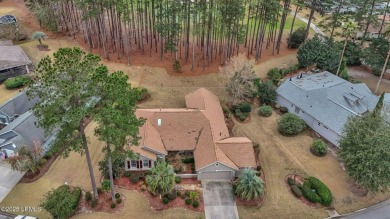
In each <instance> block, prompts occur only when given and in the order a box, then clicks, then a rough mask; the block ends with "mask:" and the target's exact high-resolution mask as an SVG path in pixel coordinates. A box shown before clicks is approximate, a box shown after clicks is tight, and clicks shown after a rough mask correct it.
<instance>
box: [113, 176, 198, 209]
mask: <svg viewBox="0 0 390 219" xmlns="http://www.w3.org/2000/svg"><path fill="white" fill-rule="evenodd" d="M194 180H195V182H196V183H197V184H198V183H199V181H197V180H196V179H182V182H181V183H182V184H191V183H190V182H194ZM114 184H115V185H116V186H118V187H120V188H124V189H129V190H133V191H136V192H139V193H141V194H143V195H144V196H145V197H146V198H147V199H148V201H149V204H150V207H151V208H152V209H155V210H165V209H169V208H178V207H179V208H187V209H190V210H193V211H197V212H203V210H204V203H203V198H202V197H201V195H202V194H199V207H198V208H194V207H192V205H186V203H185V199H182V198H181V197H177V198H176V199H175V200H170V201H169V203H168V204H164V203H163V202H162V199H160V195H156V196H154V195H152V194H150V192H149V191H148V190H147V189H146V190H141V186H142V185H146V184H145V182H144V180H143V179H141V180H140V181H139V182H137V183H132V182H130V180H129V178H127V177H121V178H119V179H115V180H114ZM182 193H183V192H182Z"/></svg>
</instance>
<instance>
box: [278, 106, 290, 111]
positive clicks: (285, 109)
mask: <svg viewBox="0 0 390 219" xmlns="http://www.w3.org/2000/svg"><path fill="white" fill-rule="evenodd" d="M279 108H280V112H281V113H288V108H287V107H285V106H282V107H279Z"/></svg>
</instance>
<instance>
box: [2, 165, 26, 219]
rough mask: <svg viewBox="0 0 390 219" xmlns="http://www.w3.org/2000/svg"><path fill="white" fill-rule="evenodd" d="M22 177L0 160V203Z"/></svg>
mask: <svg viewBox="0 0 390 219" xmlns="http://www.w3.org/2000/svg"><path fill="white" fill-rule="evenodd" d="M23 175H24V173H22V172H18V171H13V170H12V169H11V168H10V166H9V165H8V164H7V163H5V162H4V161H1V160H0V202H2V201H3V199H4V198H5V197H6V196H7V195H8V193H9V192H10V191H11V190H12V189H13V188H14V186H15V185H16V184H17V183H18V182H19V180H20V179H21V178H22V177H23ZM0 219H1V218H0Z"/></svg>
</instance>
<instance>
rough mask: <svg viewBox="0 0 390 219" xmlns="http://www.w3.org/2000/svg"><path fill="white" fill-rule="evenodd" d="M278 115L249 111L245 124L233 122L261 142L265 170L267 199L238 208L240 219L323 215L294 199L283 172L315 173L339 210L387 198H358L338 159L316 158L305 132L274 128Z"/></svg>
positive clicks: (236, 130)
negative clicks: (294, 133)
mask: <svg viewBox="0 0 390 219" xmlns="http://www.w3.org/2000/svg"><path fill="white" fill-rule="evenodd" d="M279 119H280V116H279V115H277V114H276V113H275V112H274V113H273V115H272V116H271V117H268V118H267V117H260V116H258V115H257V114H256V112H252V117H251V121H250V123H248V124H242V123H237V122H236V123H235V126H234V128H233V132H234V133H235V135H237V136H247V137H248V138H250V139H251V140H253V141H254V142H259V143H260V162H261V165H262V167H263V170H264V172H265V179H266V188H267V191H266V199H265V201H264V204H263V206H262V207H261V208H257V209H256V208H246V207H239V208H238V210H239V214H240V218H255V217H260V218H271V217H274V218H300V217H302V215H305V218H324V217H326V216H327V214H326V212H325V209H326V208H319V209H314V208H311V207H309V206H306V205H304V204H303V203H301V202H300V201H299V200H297V199H296V198H294V197H293V196H292V195H291V194H290V193H289V191H288V190H287V187H286V185H285V183H284V178H285V177H286V175H288V174H291V173H297V174H300V175H302V176H305V177H306V176H315V177H317V178H319V179H320V180H321V181H323V182H324V183H325V184H326V185H327V186H328V187H329V188H330V190H331V191H332V194H333V198H334V200H333V203H332V205H333V206H334V207H335V209H336V210H337V211H338V212H339V213H347V212H351V211H355V210H358V209H360V208H364V207H367V206H369V205H372V204H375V203H378V202H380V201H383V200H385V199H388V198H390V193H386V194H377V195H374V194H372V193H369V194H368V195H367V196H366V197H358V196H356V195H354V194H353V193H352V192H350V190H349V189H348V185H347V175H346V173H345V172H344V171H343V170H342V168H341V166H340V165H339V163H338V161H337V159H336V158H335V157H334V156H333V155H332V154H331V153H329V154H328V155H327V156H325V157H321V158H319V157H315V156H314V155H312V154H311V153H310V151H309V148H310V145H311V143H312V141H313V138H311V137H310V136H309V134H308V132H306V133H303V134H300V135H298V136H295V137H285V136H282V135H280V134H279V132H278V131H277V121H278V120H279Z"/></svg>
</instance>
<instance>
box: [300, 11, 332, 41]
mask: <svg viewBox="0 0 390 219" xmlns="http://www.w3.org/2000/svg"><path fill="white" fill-rule="evenodd" d="M297 18H298V19H299V20H301V21H303V22H304V23H305V24H307V23H309V21H308V20H307V19H306V18H304V17H302V16H301V15H299V14H297ZM310 28H311V29H313V30H314V32H316V33H318V34H320V35H322V36H325V33H324V32H322V30H320V29H319V28H318V27H317V26H316V25H315V24H313V21H312V23H310Z"/></svg>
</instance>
